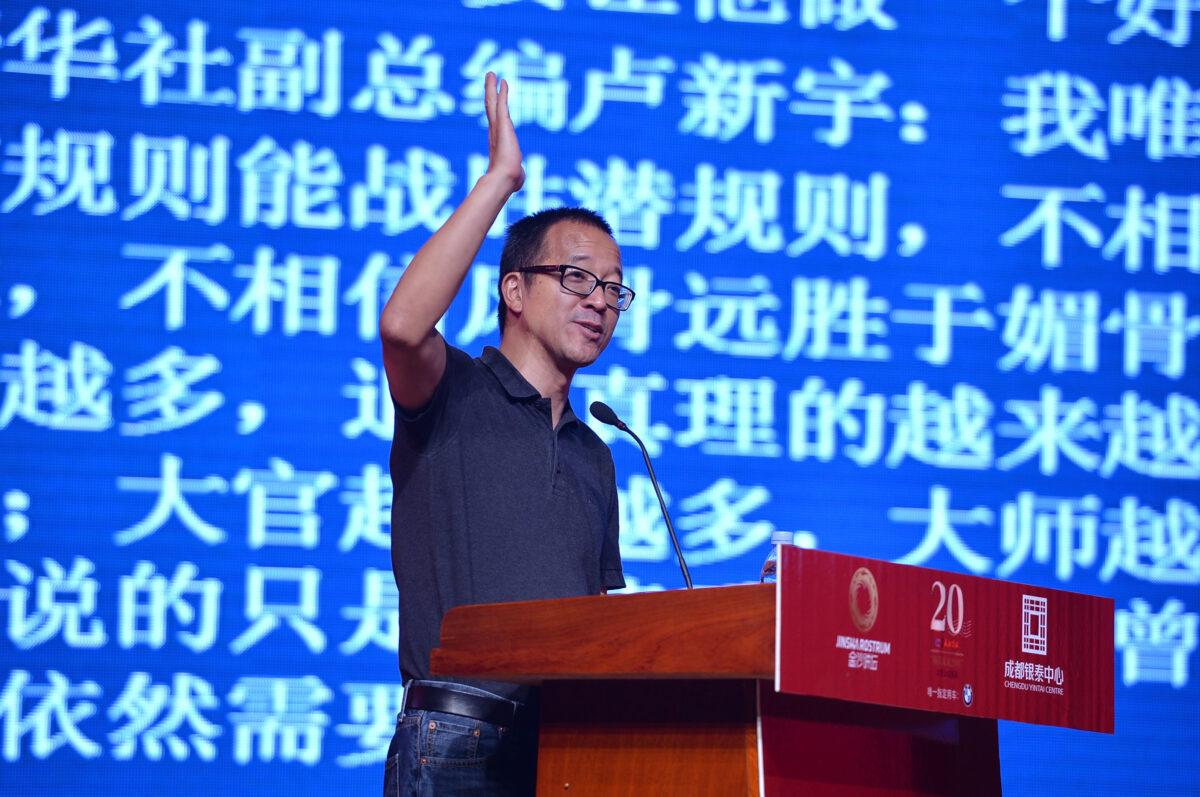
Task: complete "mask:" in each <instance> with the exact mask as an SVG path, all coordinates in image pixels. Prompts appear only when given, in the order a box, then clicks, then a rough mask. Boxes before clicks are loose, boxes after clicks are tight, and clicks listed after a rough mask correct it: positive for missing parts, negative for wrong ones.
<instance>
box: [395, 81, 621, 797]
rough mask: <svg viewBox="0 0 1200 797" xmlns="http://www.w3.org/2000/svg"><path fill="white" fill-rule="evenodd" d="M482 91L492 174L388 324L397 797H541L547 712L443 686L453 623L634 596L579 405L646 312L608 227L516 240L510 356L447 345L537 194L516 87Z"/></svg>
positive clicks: (418, 260) (482, 686)
mask: <svg viewBox="0 0 1200 797" xmlns="http://www.w3.org/2000/svg"><path fill="white" fill-rule="evenodd" d="M485 86H486V92H485V93H486V103H485V104H486V108H487V118H488V149H489V165H488V170H487V173H486V174H485V175H484V176H483V177H482V178H480V180H479V182H478V183H476V184H475V186H474V187H473V188H472V189H471V191H470V193H469V194H468V195H467V197H466V199H465V200H464V201H463V203H462V204H461V205H460V206H459V207H458V209H457V210H455V212H454V214H453V215H451V216H450V218H449V219H447V221H446V223H445V224H444V225H443V226H442V228H441V229H440V230H438V231H437V233H436V234H434V236H433V237H432V238H430V239H429V241H428V242H426V243H425V245H424V246H423V247H421V250H420V251H419V252H418V253H417V255H416V256H415V257H414V258H413V260H412V262H411V263H410V264H409V266H408V268H407V269H406V270H405V272H404V276H403V277H402V278H401V280H400V282H399V283H398V284H397V286H396V289H395V291H394V292H393V294H392V296H391V298H390V299H389V300H388V303H387V306H386V307H385V308H384V310H383V315H382V318H381V319H380V337H381V339H382V341H383V362H384V367H385V369H386V370H387V376H388V385H389V387H390V390H391V394H392V399H393V401H394V403H395V405H396V426H395V436H394V439H393V442H392V458H391V469H392V484H393V488H394V496H393V509H392V570H393V573H394V574H395V577H396V585H397V587H398V588H399V591H400V669H401V673H402V675H403V678H404V681H405V685H406V688H405V706H404V711H403V712H402V713H401V715H400V718H399V719H398V721H397V725H396V734H395V737H394V738H393V740H392V744H391V747H390V749H389V751H388V758H387V765H386V766H387V769H386V775H385V786H384V788H385V794H387V795H399V794H403V795H431V794H436V795H444V794H472V795H481V794H530V793H532V792H533V788H534V777H535V775H536V754H537V725H536V722H537V709H536V704H535V701H536V694H535V692H534V691H533V690H531V689H529V688H528V687H520V686H517V685H515V684H505V683H495V682H482V681H474V682H465V681H449V680H436V681H435V680H431V674H430V671H429V653H430V650H431V649H432V648H434V647H436V646H437V643H438V636H439V631H440V626H441V621H442V617H443V616H444V614H445V613H446V611H447V610H449V609H450V608H452V607H454V606H458V605H462V604H470V603H491V602H498V601H512V600H526V599H533V598H554V597H567V596H573V595H586V594H597V593H600V592H604V591H606V590H608V589H614V588H620V587H623V586H624V585H625V583H624V579H623V578H622V573H621V561H620V554H619V550H618V544H617V494H616V480H615V477H614V470H613V461H612V455H611V453H610V452H609V450H608V448H607V446H605V445H604V444H603V442H602V441H601V440H600V438H599V437H597V436H596V434H595V433H594V432H592V431H591V430H590V429H589V428H588V427H587V425H586V424H584V423H583V422H582V421H581V420H580V419H579V418H577V417H576V415H575V413H574V411H573V410H572V408H571V405H570V403H569V401H568V397H567V393H568V390H569V388H570V385H571V379H572V377H573V376H574V374H575V371H576V370H577V369H579V368H581V367H583V366H585V365H588V364H590V363H592V362H594V361H595V359H596V358H597V357H598V356H599V355H600V353H601V352H602V351H604V348H605V346H606V345H607V344H608V341H609V339H610V338H611V337H612V333H613V329H614V327H615V326H616V323H617V316H618V314H619V313H620V311H621V310H623V309H625V308H627V307H628V306H629V302H630V301H632V299H633V292H632V291H630V290H629V289H628V288H626V287H625V286H623V285H621V254H620V250H619V249H618V247H617V245H616V242H615V241H614V240H613V237H612V231H611V229H610V228H609V226H608V224H607V223H605V221H604V220H603V219H602V218H601V217H599V216H597V215H596V214H594V213H592V212H591V211H586V210H582V209H578V208H569V209H556V210H550V211H544V212H542V213H539V214H535V215H533V216H530V217H528V218H526V219H523V220H521V221H519V222H517V223H516V224H514V225H513V226H512V227H511V228H510V230H509V234H508V237H507V240H506V242H505V245H504V250H503V254H502V255H501V259H500V272H501V273H500V283H499V292H500V309H499V313H500V334H501V343H500V348H499V350H496V349H493V348H490V347H489V348H487V349H485V350H484V352H483V354H482V356H481V357H479V358H476V359H471V358H470V357H469V356H468V355H467V354H465V353H463V352H461V351H459V350H458V349H455V348H453V347H451V346H449V345H448V344H447V343H446V341H445V340H444V339H443V338H442V336H441V335H440V334H438V332H437V330H436V329H435V328H434V325H435V324H436V323H437V321H438V319H440V318H441V317H442V315H443V314H444V313H445V312H446V309H447V308H448V307H449V306H450V303H451V301H452V300H453V298H454V296H455V294H456V293H457V292H458V289H459V287H460V286H461V285H462V282H463V279H464V278H465V277H466V274H467V271H468V269H469V268H470V267H471V263H472V261H473V260H474V258H475V255H476V254H477V253H478V251H479V247H480V245H481V244H482V243H483V240H484V237H485V235H486V234H487V231H488V229H489V228H490V227H491V225H492V223H493V222H494V221H495V220H496V217H497V215H498V214H499V213H500V211H501V209H502V208H503V206H504V203H505V202H506V201H507V200H508V198H509V197H510V196H512V194H513V193H514V192H516V191H517V190H518V189H520V187H521V185H522V184H523V182H524V179H525V173H524V170H523V168H522V166H521V151H520V147H519V145H518V142H517V136H516V132H515V130H514V129H513V124H512V120H511V118H510V117H509V112H508V85H507V83H505V82H504V81H500V83H499V87H497V81H496V77H495V76H494V75H492V74H491V73H489V74H488V76H487V78H486V81H485Z"/></svg>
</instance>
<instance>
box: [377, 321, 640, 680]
mask: <svg viewBox="0 0 1200 797" xmlns="http://www.w3.org/2000/svg"><path fill="white" fill-rule="evenodd" d="M391 469H392V486H393V488H394V495H393V499H392V572H393V573H394V574H395V577H396V586H397V587H398V588H399V591H400V671H401V674H402V675H403V677H404V681H405V682H406V683H407V682H408V680H409V679H410V678H429V677H430V673H429V651H430V650H431V649H433V648H434V647H437V645H438V640H439V637H440V632H441V623H442V617H443V615H445V613H446V611H447V610H449V609H451V608H453V607H455V606H459V605H462V604H469V603H498V602H503V601H518V600H530V599H534V598H565V597H570V596H576V595H595V594H598V593H599V592H600V591H601V590H602V589H619V588H621V587H623V586H625V580H624V578H623V576H622V573H621V556H620V550H619V547H618V543H617V526H618V518H617V487H616V478H615V475H614V469H613V460H612V453H611V452H610V451H609V449H608V446H607V445H605V444H604V442H603V441H602V440H601V439H600V438H599V437H598V436H597V435H596V433H595V432H593V431H592V430H591V429H589V428H588V426H587V424H585V423H583V422H582V421H580V420H579V419H578V418H576V417H575V413H574V412H572V411H571V407H570V405H569V404H568V405H567V406H566V407H565V408H564V409H563V413H562V418H561V419H560V420H559V424H558V428H552V427H551V425H550V400H549V399H546V398H542V397H541V396H540V395H539V394H538V392H537V390H535V389H534V388H533V386H532V385H530V384H529V383H528V382H527V381H525V378H524V377H522V376H521V374H520V372H519V371H517V369H516V368H515V367H514V366H513V365H512V363H510V362H509V361H508V359H507V358H506V357H505V356H504V355H503V354H501V353H500V352H499V351H498V350H497V349H494V348H492V347H490V346H489V347H487V348H486V349H484V351H483V355H482V356H481V357H479V358H476V359H472V358H471V357H470V356H469V355H467V354H466V353H465V352H462V351H460V350H458V349H456V348H454V347H453V346H450V345H447V346H446V372H445V375H444V376H443V377H442V381H441V383H440V384H439V385H438V387H437V389H436V390H435V391H434V394H433V397H432V398H431V399H430V401H429V404H428V405H427V406H426V407H425V408H424V409H422V410H421V411H419V412H417V413H407V412H404V411H403V410H401V409H400V408H397V410H396V427H395V436H394V438H393V440H392V456H391ZM583 631H584V629H581V632H583ZM516 643H517V640H514V644H516ZM467 683H473V684H475V685H477V686H482V687H483V688H485V689H490V690H492V691H495V692H499V693H501V694H506V695H510V696H519V695H520V693H521V690H520V689H519V688H517V687H515V686H514V685H512V684H497V683H494V682H482V681H467Z"/></svg>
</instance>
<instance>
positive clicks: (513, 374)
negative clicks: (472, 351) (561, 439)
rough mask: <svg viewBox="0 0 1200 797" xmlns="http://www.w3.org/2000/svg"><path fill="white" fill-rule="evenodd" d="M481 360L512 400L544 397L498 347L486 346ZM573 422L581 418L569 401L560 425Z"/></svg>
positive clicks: (568, 400) (564, 408)
mask: <svg viewBox="0 0 1200 797" xmlns="http://www.w3.org/2000/svg"><path fill="white" fill-rule="evenodd" d="M479 359H480V360H482V361H483V364H484V365H486V366H487V367H488V368H489V369H491V372H492V373H493V374H495V375H496V379H497V380H498V381H499V382H500V386H501V387H503V388H504V392H506V393H508V395H509V397H510V398H513V399H517V400H525V401H527V400H529V399H539V398H541V397H542V394H541V393H539V392H538V391H537V388H535V387H534V386H533V385H531V384H529V381H528V380H527V379H525V377H523V376H521V372H520V371H518V370H517V367H516V366H515V365H513V364H512V363H511V362H509V360H508V358H507V357H505V356H504V354H503V353H502V352H501V351H500V350H499V349H497V348H496V347H494V346H484V347H483V354H482V355H480V357H479ZM572 421H575V422H578V421H579V418H578V417H577V416H576V415H575V411H574V410H573V409H571V400H570V399H567V403H566V406H564V407H563V413H562V418H561V419H559V425H560V426H561V425H563V424H565V423H569V422H572Z"/></svg>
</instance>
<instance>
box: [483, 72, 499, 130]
mask: <svg viewBox="0 0 1200 797" xmlns="http://www.w3.org/2000/svg"><path fill="white" fill-rule="evenodd" d="M483 110H484V111H485V112H486V113H487V120H488V126H489V127H490V126H492V125H494V124H496V74H495V73H494V72H488V73H487V76H486V77H484V79H483Z"/></svg>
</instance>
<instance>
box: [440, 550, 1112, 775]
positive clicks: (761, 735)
mask: <svg viewBox="0 0 1200 797" xmlns="http://www.w3.org/2000/svg"><path fill="white" fill-rule="evenodd" d="M935 585H940V586H935ZM939 604H940V605H939ZM1112 611H1113V606H1112V601H1111V600H1108V599H1103V598H1092V597H1089V596H1083V595H1076V594H1072V593H1066V592H1061V591H1057V590H1049V589H1044V588H1035V587H1022V586H1020V585H1015V584H1010V583H1007V582H1000V581H994V580H990V579H982V578H976V577H972V576H964V575H961V574H954V573H942V572H939V571H936V570H929V569H925V568H916V567H906V566H903V565H895V564H891V563H887V562H879V561H875V560H870V559H863V558H860V557H850V556H842V555H838V554H831V553H825V552H819V551H807V550H801V549H798V548H791V547H790V546H789V547H785V548H784V549H783V551H782V556H781V559H780V581H779V583H778V584H777V585H749V586H734V587H720V588H711V589H697V590H693V591H690V592H689V591H670V592H658V593H640V594H633V595H608V596H595V597H584V598H569V599H564V600H545V601H529V602H521V603H505V604H491V605H480V606H463V607H458V608H456V609H453V610H451V611H450V612H449V613H447V615H446V618H445V620H444V622H443V624H442V639H441V647H440V648H437V649H435V650H434V651H433V655H432V662H431V663H432V670H433V672H434V674H435V675H453V676H459V677H470V678H485V679H490V680H502V681H515V682H524V683H540V684H541V685H542V698H541V728H540V742H539V744H540V747H539V758H538V794H539V795H613V794H629V795H647V794H654V795H674V794H679V795H699V794H711V795H758V794H764V795H768V796H769V797H770V796H773V795H791V794H797V795H822V796H826V795H828V796H833V795H837V796H838V797H842V796H845V797H849V796H850V795H880V797H882V796H883V795H888V796H889V797H895V796H896V795H972V797H974V796H975V795H998V794H1000V764H999V749H998V745H997V732H996V720H997V719H1014V720H1019V721H1026V722H1035V723H1039V724H1054V725H1062V726H1066V727H1074V728H1081V729H1086V730H1094V731H1101V732H1109V733H1111V732H1112V728H1113V646H1112V635H1113V625H1112Z"/></svg>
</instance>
